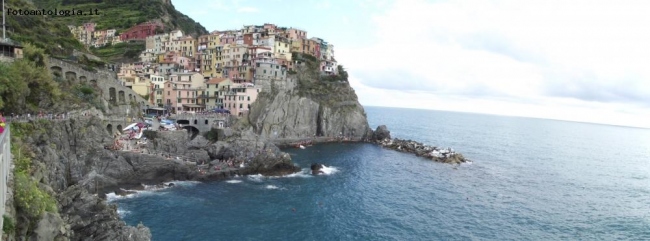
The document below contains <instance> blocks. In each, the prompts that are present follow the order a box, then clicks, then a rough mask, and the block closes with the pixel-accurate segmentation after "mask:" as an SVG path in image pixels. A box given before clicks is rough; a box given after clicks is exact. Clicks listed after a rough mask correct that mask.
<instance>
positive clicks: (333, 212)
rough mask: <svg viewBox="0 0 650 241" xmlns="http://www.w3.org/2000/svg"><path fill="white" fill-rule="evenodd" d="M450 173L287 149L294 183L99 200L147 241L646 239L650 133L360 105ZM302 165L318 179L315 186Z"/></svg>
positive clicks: (388, 154) (352, 148) (420, 161)
mask: <svg viewBox="0 0 650 241" xmlns="http://www.w3.org/2000/svg"><path fill="white" fill-rule="evenodd" d="M366 112H367V114H368V120H369V122H370V124H371V126H372V127H373V129H374V127H376V126H377V125H381V124H384V125H387V126H388V129H389V130H390V131H391V135H392V136H393V137H397V138H401V139H411V140H416V141H419V142H423V143H426V144H429V145H435V146H438V147H451V148H453V149H454V150H455V151H457V152H460V153H462V154H463V155H464V156H465V157H466V158H469V159H470V160H471V161H472V162H471V163H466V164H462V165H460V166H453V165H449V164H443V163H435V162H432V161H429V160H426V159H424V158H420V157H416V156H415V155H411V154H407V153H400V152H396V151H393V150H388V149H383V148H382V147H379V146H376V145H372V144H359V143H356V144H351V143H347V144H346V143H335V144H323V145H315V146H312V147H308V148H306V149H287V150H285V151H286V152H288V153H290V154H291V157H292V159H293V161H294V162H295V163H297V164H298V165H300V166H301V167H302V168H303V172H300V173H297V174H292V175H289V176H286V177H263V176H260V175H254V176H243V177H235V178H232V179H230V180H225V181H216V182H205V183H202V182H175V184H177V185H175V186H174V187H172V188H168V189H162V190H147V191H140V192H138V193H137V194H134V195H131V196H127V197H117V196H115V195H109V201H110V202H112V203H116V204H117V205H118V212H119V214H120V215H121V217H122V218H123V219H124V220H125V222H126V223H127V224H129V225H137V224H139V223H142V224H144V225H146V226H148V227H149V228H150V229H151V232H152V235H153V240H160V241H164V240H174V241H177V240H650V129H639V128H629V127H620V126H608V125H599V124H587V123H577V122H567V121H557V120H546V119H534V118H522V117H506V116H494V115H482V114H470V113H457V112H445V111H433V110H416V109H401V108H384V107H366ZM312 163H323V164H324V165H325V166H326V168H325V175H320V176H312V175H310V174H309V172H308V169H309V167H310V165H311V164H312Z"/></svg>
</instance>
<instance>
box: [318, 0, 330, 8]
mask: <svg viewBox="0 0 650 241" xmlns="http://www.w3.org/2000/svg"><path fill="white" fill-rule="evenodd" d="M331 7H332V3H331V2H330V1H329V0H322V1H318V2H317V3H316V8H317V9H323V10H325V9H329V8H331Z"/></svg>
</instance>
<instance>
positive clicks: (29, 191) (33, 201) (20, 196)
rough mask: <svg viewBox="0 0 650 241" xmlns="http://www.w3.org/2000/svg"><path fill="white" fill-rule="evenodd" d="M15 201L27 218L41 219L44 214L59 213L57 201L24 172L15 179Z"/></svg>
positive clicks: (17, 174) (19, 173)
mask: <svg viewBox="0 0 650 241" xmlns="http://www.w3.org/2000/svg"><path fill="white" fill-rule="evenodd" d="M14 183H15V185H14V187H15V190H14V193H15V196H14V201H15V202H16V206H17V207H18V208H19V209H20V210H21V211H23V212H25V214H27V216H29V217H31V218H39V217H40V216H41V215H42V214H43V213H44V212H46V211H47V212H57V208H56V201H55V200H54V198H52V196H50V195H49V194H48V193H47V192H45V191H43V190H41V189H40V188H39V187H38V183H37V182H36V181H34V180H33V179H32V178H30V177H29V176H27V174H25V173H23V172H18V173H16V175H15V177H14Z"/></svg>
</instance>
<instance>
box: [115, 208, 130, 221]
mask: <svg viewBox="0 0 650 241" xmlns="http://www.w3.org/2000/svg"><path fill="white" fill-rule="evenodd" d="M129 213H131V211H128V210H124V209H122V208H119V207H118V208H117V215H119V216H120V218H124V216H126V215H127V214H129Z"/></svg>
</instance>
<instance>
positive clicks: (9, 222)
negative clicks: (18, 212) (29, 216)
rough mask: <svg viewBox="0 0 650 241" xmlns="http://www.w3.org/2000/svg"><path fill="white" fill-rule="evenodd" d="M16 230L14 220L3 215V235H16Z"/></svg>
mask: <svg viewBox="0 0 650 241" xmlns="http://www.w3.org/2000/svg"><path fill="white" fill-rule="evenodd" d="M14 230H16V223H15V222H14V219H12V218H11V217H9V216H7V215H2V233H8V234H11V233H14Z"/></svg>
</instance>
